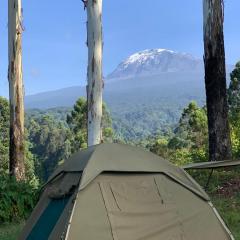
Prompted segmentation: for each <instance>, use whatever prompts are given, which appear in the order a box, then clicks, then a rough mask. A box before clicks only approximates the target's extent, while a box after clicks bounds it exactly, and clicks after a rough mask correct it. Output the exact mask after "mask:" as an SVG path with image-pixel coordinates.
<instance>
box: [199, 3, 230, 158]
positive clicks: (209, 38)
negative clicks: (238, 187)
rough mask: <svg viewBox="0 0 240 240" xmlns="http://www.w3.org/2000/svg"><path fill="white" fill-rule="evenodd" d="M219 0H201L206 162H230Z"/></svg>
mask: <svg viewBox="0 0 240 240" xmlns="http://www.w3.org/2000/svg"><path fill="white" fill-rule="evenodd" d="M223 4H224V3H223V0H203V21H204V24H203V25H204V26H203V30H204V64H205V88H206V97H207V113H208V129H209V131H208V132H209V160H210V161H219V160H223V159H231V157H232V154H231V141H230V130H229V122H228V105H227V93H226V68H225V50H224V34H223V21H224V7H223Z"/></svg>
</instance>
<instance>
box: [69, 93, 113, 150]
mask: <svg viewBox="0 0 240 240" xmlns="http://www.w3.org/2000/svg"><path fill="white" fill-rule="evenodd" d="M67 123H68V125H69V128H70V129H71V133H72V134H71V137H72V138H71V146H72V149H71V150H72V153H74V152H76V151H78V150H79V149H82V148H86V147H87V101H86V99H85V98H79V99H78V100H77V102H76V103H75V105H74V107H73V110H72V112H71V113H70V114H68V115H67ZM102 131H103V140H104V141H107V142H111V141H112V137H113V130H112V120H111V117H110V113H109V111H108V110H107V107H106V105H105V104H103V119H102Z"/></svg>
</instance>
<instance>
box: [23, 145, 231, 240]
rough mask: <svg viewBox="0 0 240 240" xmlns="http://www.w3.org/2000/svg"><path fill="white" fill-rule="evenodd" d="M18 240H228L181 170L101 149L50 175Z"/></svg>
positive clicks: (127, 149)
mask: <svg viewBox="0 0 240 240" xmlns="http://www.w3.org/2000/svg"><path fill="white" fill-rule="evenodd" d="M19 239H20V240H22V239H27V240H45V239H51V240H52V239H68V240H80V239H81V240H96V239H97V240H161V239H162V240H203V239H204V240H213V239H217V240H227V239H233V237H232V235H231V233H230V232H229V230H228V229H227V227H226V226H225V224H224V222H223V220H222V219H221V218H220V216H219V215H218V213H217V211H216V210H215V208H214V207H213V205H212V203H211V202H210V199H209V197H208V195H207V194H206V193H205V192H204V190H203V189H202V188H201V187H200V186H199V185H198V184H197V183H196V182H195V181H194V180H193V179H192V178H191V177H190V176H189V175H188V174H187V173H186V172H185V171H184V170H183V169H181V168H179V167H176V166H174V165H172V164H171V163H169V162H168V161H166V160H164V159H162V158H160V157H158V156H157V155H155V154H152V153H150V152H147V151H144V150H142V149H140V148H137V147H132V146H128V145H122V144H105V143H104V144H100V145H96V146H93V147H89V148H88V149H85V150H82V151H80V152H78V153H76V154H74V155H73V156H72V157H71V158H70V159H68V160H66V161H65V163H64V164H62V165H61V166H60V167H59V168H58V169H57V170H56V171H55V172H54V173H53V175H52V176H51V177H50V178H49V180H48V182H47V184H46V185H45V187H44V191H43V193H42V196H41V198H40V201H39V202H38V204H37V206H36V208H35V209H34V211H33V213H32V215H31V216H30V218H29V220H28V222H27V224H26V226H25V228H24V229H23V231H22V233H21V236H20V238H19Z"/></svg>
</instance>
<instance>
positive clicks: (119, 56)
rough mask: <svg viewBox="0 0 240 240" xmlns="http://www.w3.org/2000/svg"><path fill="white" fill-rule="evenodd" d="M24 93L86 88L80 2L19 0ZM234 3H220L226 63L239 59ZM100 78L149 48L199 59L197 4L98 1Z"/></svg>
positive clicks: (190, 0)
mask: <svg viewBox="0 0 240 240" xmlns="http://www.w3.org/2000/svg"><path fill="white" fill-rule="evenodd" d="M22 1H23V14H24V26H25V32H24V35H23V64H24V65H23V66H24V82H25V93H26V94H27V95H28V94H34V93H37V92H42V91H47V90H54V89H59V88H63V87H68V86H75V85H85V84H86V68H87V48H86V45H85V42H86V26H85V22H86V12H84V11H83V6H82V3H81V0H71V1H68V0H64V1H63V0H40V1H37V0H22ZM239 11H240V1H239V0H225V48H226V59H227V62H228V63H230V64H234V63H235V62H236V61H237V60H239V59H240V31H239V24H240V18H239ZM103 31H104V66H103V69H104V75H105V76H106V75H107V74H109V73H110V72H111V71H113V70H114V68H115V67H116V66H117V65H118V64H119V63H120V62H121V61H122V60H124V59H125V58H126V57H128V56H129V55H130V54H132V53H134V52H137V51H140V50H144V49H148V48H167V49H172V50H175V51H179V52H181V51H183V52H188V53H191V54H193V55H194V56H197V57H199V58H202V55H203V43H202V38H203V37H202V0H181V1H180V0H103ZM0 95H3V96H7V95H8V81H7V1H6V0H0Z"/></svg>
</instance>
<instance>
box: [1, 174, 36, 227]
mask: <svg viewBox="0 0 240 240" xmlns="http://www.w3.org/2000/svg"><path fill="white" fill-rule="evenodd" d="M37 197H38V189H37V188H36V186H35V185H32V184H31V183H28V182H16V180H15V179H13V178H9V176H8V175H6V174H4V173H1V174H0V223H4V222H12V221H18V220H20V219H23V218H26V217H27V216H28V215H29V213H30V212H31V211H32V209H33V207H34V206H35V204H36V201H37Z"/></svg>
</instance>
